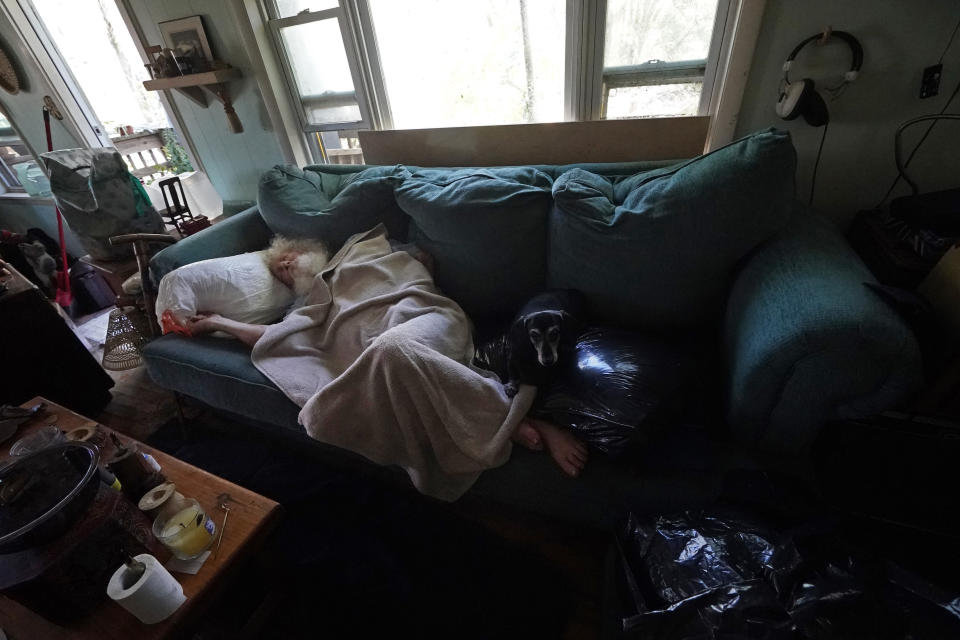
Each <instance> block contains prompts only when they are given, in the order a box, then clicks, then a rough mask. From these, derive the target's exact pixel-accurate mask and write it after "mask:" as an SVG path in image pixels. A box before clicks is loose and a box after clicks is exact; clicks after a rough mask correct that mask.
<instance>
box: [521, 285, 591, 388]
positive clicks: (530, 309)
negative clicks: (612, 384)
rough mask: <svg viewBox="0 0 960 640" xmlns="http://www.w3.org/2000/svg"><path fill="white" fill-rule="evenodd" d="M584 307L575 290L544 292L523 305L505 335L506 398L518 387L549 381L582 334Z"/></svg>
mask: <svg viewBox="0 0 960 640" xmlns="http://www.w3.org/2000/svg"><path fill="white" fill-rule="evenodd" d="M583 308H584V300H583V294H581V293H580V292H579V291H576V290H574V289H554V290H551V291H546V292H544V293H541V294H538V295H536V296H534V297H533V298H531V299H530V300H529V301H528V302H527V303H526V304H525V305H523V307H522V308H521V309H520V312H519V313H517V315H516V317H515V318H514V320H513V324H512V325H511V326H510V333H509V336H508V338H509V342H508V345H507V346H508V351H509V354H508V360H507V363H508V364H507V367H508V375H509V380H508V381H507V383H506V384H505V385H504V390H505V391H506V392H507V395H508V396H510V397H513V396H514V395H516V393H517V390H518V388H519V386H520V385H521V384H533V385H538V386H539V385H542V384H546V383H547V382H549V381H550V379H551V378H552V376H553V374H554V373H555V372H556V371H558V370H559V365H560V364H561V363H562V362H563V361H564V360H565V359H566V357H567V356H569V354H570V353H572V352H573V348H574V346H576V344H577V338H579V337H580V334H581V333H582V331H583V326H584V323H583Z"/></svg>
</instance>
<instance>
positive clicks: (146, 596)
mask: <svg viewBox="0 0 960 640" xmlns="http://www.w3.org/2000/svg"><path fill="white" fill-rule="evenodd" d="M134 560H136V561H138V562H142V563H143V564H144V565H145V566H146V569H145V570H144V572H143V574H142V575H140V576H139V577H138V578H137V579H136V581H135V582H133V584H129V582H130V581H131V576H130V575H129V573H130V571H131V570H130V569H129V568H127V566H126V565H123V566H121V567H120V568H119V569H117V570H116V571H115V572H114V573H113V575H112V576H111V577H110V582H108V583H107V595H108V596H110V599H111V600H113V601H114V602H116V603H117V604H119V605H120V606H121V607H123V608H124V609H126V610H127V611H129V612H130V613H132V614H133V615H134V616H136V618H137V619H138V620H139V621H140V622H143V623H144V624H156V623H157V622H161V621H163V620H166V619H167V618H169V617H170V616H171V615H173V613H174V612H175V611H176V610H177V609H179V608H180V605H182V604H183V603H184V602H186V600H187V597H186V596H185V595H183V587H182V586H180V583H179V582H177V580H176V578H174V577H173V576H172V575H170V572H169V571H167V570H166V569H165V568H164V567H163V565H162V564H160V562H159V561H158V560H157V559H156V558H154V557H153V556H151V555H150V554H148V553H141V554H140V555H138V556H136V557H134Z"/></svg>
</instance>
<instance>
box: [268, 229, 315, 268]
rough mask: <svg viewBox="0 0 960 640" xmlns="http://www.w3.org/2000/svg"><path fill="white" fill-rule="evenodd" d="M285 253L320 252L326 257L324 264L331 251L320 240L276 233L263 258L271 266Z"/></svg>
mask: <svg viewBox="0 0 960 640" xmlns="http://www.w3.org/2000/svg"><path fill="white" fill-rule="evenodd" d="M285 253H299V254H319V255H322V256H323V257H324V264H326V262H327V261H328V260H329V259H330V252H329V251H327V247H326V245H325V244H323V243H322V242H321V241H319V240H314V239H312V238H288V237H286V236H281V235H275V236H273V240H271V241H270V246H268V247H267V249H266V251H264V252H263V260H264V261H265V262H266V263H267V265H268V266H269V265H270V263H271V262H273V261H274V260H276V259H277V258H279V257H280V256H282V255H283V254H285ZM321 268H322V265H321Z"/></svg>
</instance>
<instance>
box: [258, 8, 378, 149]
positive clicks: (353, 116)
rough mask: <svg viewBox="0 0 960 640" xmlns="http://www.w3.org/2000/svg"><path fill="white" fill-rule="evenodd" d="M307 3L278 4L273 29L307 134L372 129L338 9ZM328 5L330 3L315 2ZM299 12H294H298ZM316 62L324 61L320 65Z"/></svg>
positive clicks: (271, 26) (339, 9) (271, 27)
mask: <svg viewBox="0 0 960 640" xmlns="http://www.w3.org/2000/svg"><path fill="white" fill-rule="evenodd" d="M307 4H308V3H307V2H300V1H297V0H278V1H277V2H276V3H275V4H274V5H273V11H272V13H273V15H274V16H275V17H274V18H273V19H271V20H270V30H271V33H272V35H273V39H274V43H275V44H276V46H277V48H278V50H279V51H280V54H281V57H282V59H283V61H284V71H285V72H286V74H287V81H288V83H289V85H290V88H291V89H292V91H293V95H294V97H295V99H296V102H297V103H299V105H300V109H299V116H300V120H301V123H302V125H303V129H304V131H314V132H315V131H334V130H337V129H350V128H353V129H356V128H358V127H369V126H370V121H369V116H367V115H366V114H365V113H364V111H365V110H366V109H365V108H364V109H361V99H360V96H359V95H358V92H357V85H358V84H359V83H358V82H357V69H356V62H355V60H353V59H352V58H353V56H351V57H348V51H349V50H350V49H348V47H347V44H346V43H350V44H351V47H352V42H351V41H350V40H349V34H348V32H347V30H346V29H345V25H344V21H343V10H342V9H341V8H340V7H339V6H334V7H332V8H325V9H322V10H320V11H311V10H310V8H309V7H308V6H307ZM312 4H314V5H315V6H316V5H318V4H319V5H321V6H326V5H329V4H330V3H329V2H328V3H316V2H315V3H312ZM294 12H296V13H294ZM318 61H323V62H322V64H321V63H319V62H318Z"/></svg>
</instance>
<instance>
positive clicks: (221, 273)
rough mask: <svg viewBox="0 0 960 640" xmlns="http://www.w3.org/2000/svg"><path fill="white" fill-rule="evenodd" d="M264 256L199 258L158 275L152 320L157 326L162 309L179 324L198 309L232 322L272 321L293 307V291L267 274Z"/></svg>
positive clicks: (247, 254)
mask: <svg viewBox="0 0 960 640" xmlns="http://www.w3.org/2000/svg"><path fill="white" fill-rule="evenodd" d="M264 253H265V252H264V251H254V252H252V253H243V254H240V255H238V256H228V257H226V258H213V259H210V260H201V261H200V262H194V263H192V264H188V265H185V266H182V267H180V268H179V269H174V270H173V271H171V272H170V273H168V274H167V275H165V276H163V279H161V280H160V287H159V291H158V293H157V322H159V323H160V324H161V326H162V325H163V320H162V316H163V312H164V311H168V310H169V311H171V312H172V313H173V315H174V316H176V318H177V319H178V320H179V321H180V322H181V323H183V322H184V320H186V319H187V318H189V317H190V316H192V315H195V314H196V313H197V312H200V311H205V312H210V313H219V314H220V315H222V316H223V317H224V318H230V319H231V320H237V321H238V322H250V323H253V324H267V323H270V322H273V321H274V320H276V319H277V318H279V317H280V316H282V315H283V312H284V311H286V310H287V308H288V307H289V306H290V305H291V304H293V300H294V293H293V290H292V289H291V288H290V287H288V286H286V285H285V284H283V283H282V282H280V281H279V280H278V279H277V278H275V277H274V276H273V275H272V274H271V273H270V269H268V268H267V263H266V262H265V261H264V259H263V254H264Z"/></svg>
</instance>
